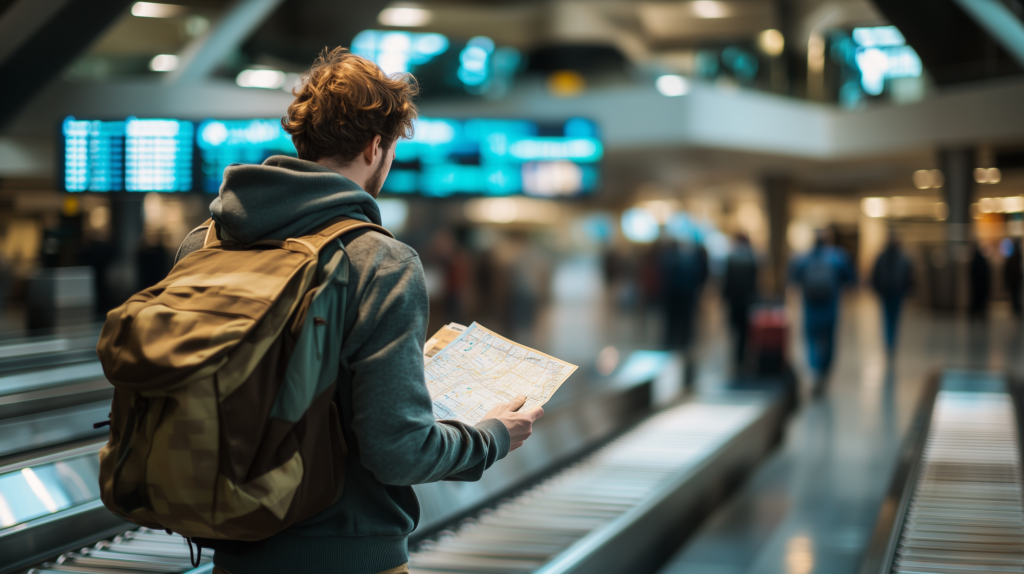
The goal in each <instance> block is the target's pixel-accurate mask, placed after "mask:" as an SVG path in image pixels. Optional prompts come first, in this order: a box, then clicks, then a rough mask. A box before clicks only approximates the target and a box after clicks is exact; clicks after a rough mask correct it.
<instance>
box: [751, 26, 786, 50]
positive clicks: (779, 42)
mask: <svg viewBox="0 0 1024 574" xmlns="http://www.w3.org/2000/svg"><path fill="white" fill-rule="evenodd" d="M757 47H758V48H760V49H761V51H762V52H764V53H765V54H768V55H769V56H772V57H775V56H779V55H781V54H782V50H783V49H784V48H785V47H786V38H785V37H784V36H783V35H782V32H779V31H778V30H775V29H774V28H769V29H768V30H765V31H763V32H761V33H760V34H758V35H757Z"/></svg>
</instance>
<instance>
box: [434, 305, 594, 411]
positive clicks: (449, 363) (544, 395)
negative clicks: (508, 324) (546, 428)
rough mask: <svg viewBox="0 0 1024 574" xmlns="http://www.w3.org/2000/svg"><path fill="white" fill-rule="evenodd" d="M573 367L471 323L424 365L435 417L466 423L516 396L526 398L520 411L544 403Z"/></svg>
mask: <svg viewBox="0 0 1024 574" xmlns="http://www.w3.org/2000/svg"><path fill="white" fill-rule="evenodd" d="M456 327H459V326H456ZM446 328H448V327H446ZM439 333H440V332H439ZM433 338H437V337H433ZM435 348H436V347H435ZM575 370H576V365H571V364H569V363H566V362H565V361H561V360H559V359H556V358H554V357H552V356H549V355H545V354H544V353H541V352H540V351H535V350H533V349H530V348H529V347H524V346H522V345H520V344H518V343H514V342H512V341H509V340H508V339H506V338H504V337H502V336H501V335H499V334H497V333H495V332H493V331H491V330H489V329H487V328H485V327H482V326H480V325H478V324H476V323H473V324H472V325H470V326H469V327H468V328H465V330H463V331H462V332H461V334H459V335H458V337H455V338H454V339H453V340H452V341H451V342H450V343H448V344H446V345H444V347H443V348H441V349H439V350H437V351H436V352H435V354H434V355H433V356H432V357H431V358H430V359H429V360H428V361H427V363H426V377H427V388H428V389H429V391H430V397H431V399H432V400H433V402H434V416H435V417H436V418H438V419H443V420H457V421H460V422H463V423H466V424H470V425H474V424H476V423H478V422H480V421H481V420H483V418H484V415H485V414H487V412H488V411H490V410H491V408H493V407H494V406H495V405H498V404H500V403H506V402H509V401H511V400H512V399H514V398H515V397H516V396H517V395H526V397H527V399H526V404H525V405H523V407H522V410H527V409H530V408H533V407H536V406H540V405H543V404H544V403H546V402H548V400H549V399H551V396H552V395H554V394H555V391H557V390H558V387H560V386H561V385H562V383H563V382H565V380H566V379H568V378H569V375H571V374H572V373H573V372H574V371H575Z"/></svg>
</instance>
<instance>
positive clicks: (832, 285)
mask: <svg viewBox="0 0 1024 574" xmlns="http://www.w3.org/2000/svg"><path fill="white" fill-rule="evenodd" d="M831 239H832V235H831V232H829V231H828V230H821V231H819V232H818V233H817V236H816V237H815V242H814V248H813V249H812V250H811V251H810V253H807V254H805V255H803V256H801V257H799V258H798V259H796V260H795V261H794V262H793V264H792V265H791V266H790V274H789V275H790V281H791V282H792V283H794V284H796V285H799V286H800V287H801V289H802V290H803V298H804V335H805V337H806V340H807V359H808V363H810V366H811V370H812V371H813V373H814V381H813V384H814V394H815V395H818V396H820V395H821V394H822V393H824V391H825V383H826V381H827V378H828V373H829V370H830V369H831V367H832V356H833V351H834V347H835V345H834V342H835V331H836V324H837V322H838V320H839V297H840V295H842V290H843V288H844V287H846V286H847V285H851V284H854V283H856V281H857V274H856V272H855V271H854V269H853V266H852V265H851V264H850V258H849V256H847V255H846V252H845V251H844V250H843V249H841V248H839V247H836V246H834V245H832V241H831Z"/></svg>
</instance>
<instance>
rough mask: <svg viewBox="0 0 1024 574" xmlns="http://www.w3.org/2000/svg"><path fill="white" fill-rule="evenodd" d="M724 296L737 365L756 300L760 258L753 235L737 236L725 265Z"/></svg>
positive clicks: (740, 361) (742, 356)
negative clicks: (751, 236) (751, 308)
mask: <svg viewBox="0 0 1024 574" xmlns="http://www.w3.org/2000/svg"><path fill="white" fill-rule="evenodd" d="M722 298H723V299H724V300H725V304H726V307H727V308H728V310H729V326H730V328H731V330H732V334H733V337H734V341H733V345H734V346H733V355H734V356H733V360H734V361H735V363H736V366H737V368H738V367H740V366H741V365H742V364H743V358H744V354H745V352H746V345H747V330H748V329H747V328H748V326H749V325H750V307H751V306H753V304H754V303H755V302H756V301H757V257H756V256H755V255H754V250H753V249H751V248H750V238H748V237H747V236H746V235H745V234H743V233H739V234H737V235H736V240H735V243H734V245H733V250H732V253H730V254H729V259H728V261H727V262H726V264H725V277H724V278H723V280H722Z"/></svg>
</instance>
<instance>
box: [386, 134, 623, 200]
mask: <svg viewBox="0 0 1024 574" xmlns="http://www.w3.org/2000/svg"><path fill="white" fill-rule="evenodd" d="M603 155H604V147H603V146H602V144H601V140H600V137H599V132H598V129H597V125H596V124H594V122H592V121H590V120H586V119H583V118H573V119H570V120H568V121H566V122H562V123H538V122H533V121H527V120H498V119H471V120H454V119H444V118H426V117H421V118H419V119H418V120H416V123H415V126H414V135H413V137H412V139H409V140H399V142H398V143H397V144H396V147H395V163H394V164H393V165H392V168H391V173H390V175H388V178H387V180H386V181H385V182H384V191H385V192H390V193H395V194H408V193H419V194H422V195H426V196H432V197H446V196H452V195H492V196H500V195H513V194H520V193H525V194H527V195H533V196H538V197H564V196H575V195H581V194H586V193H589V192H592V191H594V190H595V189H597V186H598V184H599V181H600V171H599V166H598V162H599V161H600V160H601V158H602V157H603Z"/></svg>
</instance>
